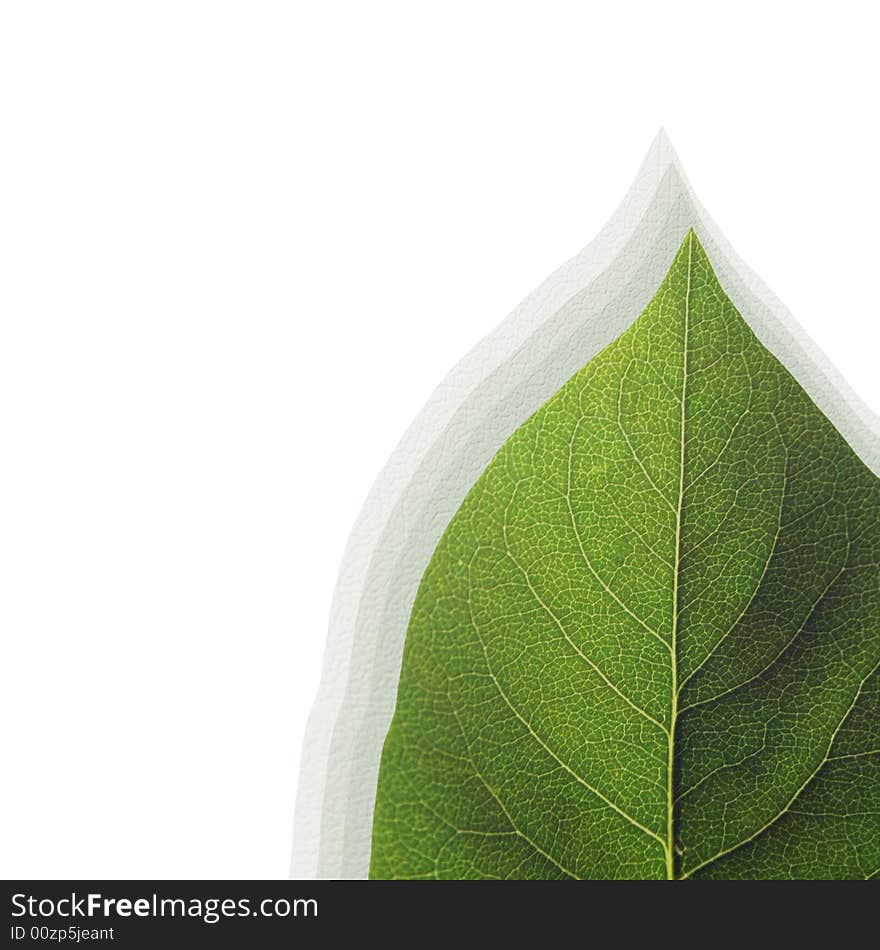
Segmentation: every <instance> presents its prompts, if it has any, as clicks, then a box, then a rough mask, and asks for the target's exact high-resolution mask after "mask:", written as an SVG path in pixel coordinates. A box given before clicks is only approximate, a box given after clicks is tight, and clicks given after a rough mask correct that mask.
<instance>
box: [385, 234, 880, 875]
mask: <svg viewBox="0 0 880 950" xmlns="http://www.w3.org/2000/svg"><path fill="white" fill-rule="evenodd" d="M783 409H784V412H783ZM779 416H782V417H783V418H782V421H780V418H778V417H779ZM692 420H693V421H692ZM804 433H808V434H809V436H810V438H806V439H805V438H804ZM756 445H759V446H760V447H761V450H760V452H756V451H755V446H756ZM792 455H794V456H795V459H794V461H792V458H791V456H792ZM817 458H818V459H820V460H822V459H824V461H825V462H826V463H827V462H828V460H829V459H830V460H831V461H832V464H831V466H830V467H829V465H828V464H825V465H817V464H815V463H816V459H817ZM811 463H812V464H811ZM829 469H832V470H833V472H835V473H836V475H835V477H833V478H832V477H830V476H828V475H827V472H828V470H829ZM841 472H842V474H841ZM791 479H795V482H796V489H795V490H793V489H792V488H791V482H790V480H791ZM841 484H842V485H843V488H841ZM829 491H831V492H832V493H833V494H832V496H829V498H828V499H826V496H827V495H829ZM841 492H842V494H841ZM823 500H824V501H823ZM820 502H821V504H820ZM877 510H878V494H877V479H876V478H875V477H874V476H872V475H871V474H870V473H869V472H867V470H866V469H865V468H864V466H863V465H861V463H860V462H859V460H858V459H857V458H856V457H855V456H854V454H853V453H852V451H851V450H850V449H849V447H848V446H846V443H844V442H843V440H842V439H841V438H840V436H839V435H838V434H837V433H836V432H835V431H834V430H833V428H832V427H831V426H830V423H828V422H827V420H825V419H824V417H822V416H821V414H820V413H818V410H816V408H815V406H814V405H813V404H812V403H811V402H810V401H809V399H808V398H807V397H806V395H805V394H804V393H803V392H802V390H800V388H799V387H798V386H797V384H796V383H795V382H794V380H793V379H792V377H791V376H790V375H789V374H788V373H787V371H785V370H784V369H783V368H782V367H781V366H780V365H779V364H778V362H777V361H776V360H775V359H774V358H773V357H772V356H771V355H770V354H769V353H768V352H767V351H766V350H765V349H764V348H763V347H762V346H761V345H760V344H759V343H758V341H757V340H756V339H755V337H754V335H753V334H752V333H751V330H750V329H749V328H748V326H747V325H746V324H745V323H744V321H742V318H741V317H739V315H738V314H737V313H736V311H735V309H734V308H733V305H732V304H731V303H730V301H729V300H728V299H727V298H726V296H725V295H724V293H723V291H722V290H721V288H720V286H719V285H718V282H717V280H716V278H715V276H714V273H713V272H712V269H711V265H710V264H709V261H708V259H707V258H706V255H705V253H704V252H703V251H702V248H701V247H700V246H699V242H698V241H696V239H695V238H694V237H693V235H692V234H691V235H689V236H688V238H687V239H686V240H685V242H684V244H683V245H682V247H681V248H680V250H679V253H678V255H677V256H676V259H675V261H674V262H673V264H672V267H671V268H670V271H669V274H668V275H667V278H666V279H665V280H664V282H663V284H662V285H661V287H660V289H659V290H658V292H657V295H656V296H655V298H654V299H653V300H652V302H651V304H650V305H649V306H648V308H647V309H646V311H645V312H644V313H643V315H642V316H641V317H640V318H639V319H638V320H637V321H636V322H635V323H634V324H633V325H632V327H631V328H630V329H629V330H628V331H626V332H625V333H624V334H623V335H622V336H621V337H619V338H618V339H617V340H616V341H614V343H612V344H611V345H610V346H609V347H607V348H606V349H605V350H604V351H602V353H600V354H599V355H598V356H597V357H596V358H594V359H593V360H592V361H591V362H590V363H589V364H587V366H586V367H584V369H583V370H581V371H580V372H579V373H578V374H576V375H575V377H573V378H572V380H570V381H569V382H568V383H566V384H565V385H564V386H563V387H562V389H561V390H560V391H559V392H558V393H557V394H556V396H554V397H553V398H552V399H551V400H550V401H549V402H548V403H547V404H546V405H545V406H544V407H543V408H542V409H540V410H539V411H538V412H537V413H535V414H534V415H533V416H532V417H531V418H530V419H529V420H528V421H527V422H526V423H524V424H523V426H521V427H520V429H518V430H517V431H516V432H515V433H514V435H513V436H512V437H511V439H510V440H509V441H508V443H507V444H506V445H505V446H504V447H503V448H502V450H501V451H500V452H499V453H498V455H497V456H496V458H495V459H494V460H493V462H492V463H491V464H490V466H489V467H488V468H487V470H486V472H485V473H484V475H483V476H481V478H480V479H479V481H478V482H477V484H476V485H475V486H474V489H473V490H472V492H471V493H470V494H469V495H468V497H467V498H466V499H465V502H464V503H463V504H462V506H461V508H460V510H459V512H458V513H457V514H456V516H455V518H454V519H453V521H452V523H451V524H450V526H449V528H448V529H447V532H446V533H445V534H444V537H443V539H442V540H441V542H440V544H439V545H438V548H437V552H436V553H435V556H434V558H433V559H432V561H431V564H430V565H429V567H428V569H427V571H426V572H425V575H424V578H423V582H422V586H421V588H420V591H419V594H418V596H417V598H416V601H415V604H414V607H413V612H412V617H411V621H410V628H409V631H408V634H407V641H406V646H405V650H404V660H403V666H402V671H401V679H400V688H399V693H398V703H397V710H396V712H395V717H394V720H393V722H392V726H391V729H390V730H389V734H388V738H387V740H386V746H385V750H384V752H383V759H382V765H381V769H380V778H379V788H378V794H377V802H376V810H375V817H374V834H373V855H372V863H371V876H378V877H382V876H400V875H403V876H441V877H442V876H453V877H455V876H558V875H559V874H564V875H566V876H573V877H648V878H650V877H664V876H667V877H669V876H673V874H674V873H679V874H682V875H700V874H702V875H703V876H709V875H710V874H711V873H715V872H714V870H711V869H713V868H715V870H717V867H716V866H717V865H719V864H725V863H726V864H727V866H728V867H730V868H734V870H735V873H737V874H740V875H741V874H742V873H743V872H742V871H741V870H736V869H735V867H734V866H735V865H737V862H738V859H733V858H732V855H733V854H734V852H736V851H737V850H739V849H742V848H750V849H752V850H754V849H753V848H752V845H751V842H752V841H753V840H756V839H758V838H762V837H768V829H769V828H771V827H774V826H775V824H776V822H778V821H780V820H781V819H780V817H779V816H777V812H778V811H779V810H780V809H781V808H783V807H784V806H785V803H786V792H787V793H788V794H790V793H791V790H792V788H794V789H797V788H798V783H799V782H800V781H803V779H804V777H806V776H809V775H810V769H811V768H813V769H815V767H816V763H817V762H818V761H819V760H820V757H821V755H822V751H821V750H822V741H821V739H822V737H823V736H824V737H825V739H826V740H827V739H828V734H829V730H830V729H831V728H832V727H833V723H834V721H835V720H834V716H835V715H838V716H839V714H840V713H841V710H845V709H847V708H848V707H847V706H846V702H847V701H848V702H855V703H858V699H857V696H856V697H855V698H854V695H853V694H854V692H856V683H857V681H858V682H861V680H859V675H861V674H859V670H862V672H864V669H863V668H862V667H859V666H858V664H856V667H857V668H856V669H855V672H850V673H849V674H847V675H843V674H842V673H840V675H839V679H840V682H839V684H838V686H837V688H836V690H832V689H830V688H829V687H828V686H827V685H826V687H825V688H824V691H822V698H823V702H822V703H820V704H819V706H820V707H822V708H823V709H824V710H825V716H824V718H823V717H821V716H819V717H818V718H817V717H816V716H813V717H812V720H815V721H814V722H813V729H812V733H813V738H812V739H811V740H810V741H807V740H806V739H805V738H804V735H803V732H804V730H803V729H802V728H798V727H797V722H796V721H795V719H793V718H792V717H791V716H789V717H788V718H787V719H786V718H785V717H782V719H780V720H779V721H778V722H777V721H776V720H775V719H774V717H773V716H772V715H771V713H772V702H773V700H774V697H776V698H777V700H778V696H777V693H778V691H779V690H780V689H781V690H782V691H783V692H782V694H781V695H784V696H788V694H789V693H791V691H794V693H795V694H796V695H797V696H799V701H800V702H801V703H807V702H808V701H809V699H810V697H812V698H813V699H814V700H815V697H816V695H818V694H817V693H816V690H815V689H813V690H812V692H811V689H810V688H809V685H810V684H809V683H808V684H806V685H804V684H801V685H800V687H798V683H797V682H795V683H794V684H793V685H792V683H791V679H792V671H791V668H790V664H789V663H788V661H787V660H785V659H784V660H783V661H782V662H781V665H780V670H781V671H784V675H782V676H781V678H780V679H779V682H778V683H777V684H776V686H775V687H774V685H773V684H774V682H775V681H774V678H773V677H774V672H773V671H774V669H775V668H774V663H779V661H778V659H777V660H773V657H774V655H775V654H776V653H777V652H779V653H784V651H785V650H786V649H793V648H791V647H786V644H787V643H788V642H789V641H791V643H797V642H798V638H799V637H802V634H803V630H799V627H798V623H799V622H800V623H801V625H802V626H803V628H804V629H805V630H810V629H812V627H813V626H815V624H816V618H817V616H819V617H821V616H824V613H823V608H822V603H823V599H822V598H828V597H832V601H830V602H829V601H828V600H825V601H824V603H826V604H827V603H834V604H837V601H836V600H833V598H834V596H835V595H834V594H833V593H829V591H833V589H834V584H837V583H841V579H840V578H838V577H837V576H836V572H839V571H840V570H841V556H842V552H841V543H840V539H841V538H842V537H843V535H841V533H840V519H841V517H843V518H844V520H845V521H847V524H848V523H849V519H851V518H855V517H856V515H859V512H861V514H860V515H859V518H860V523H863V522H865V521H866V518H867V527H864V525H863V529H864V534H863V535H862V540H861V542H859V544H861V547H860V548H859V551H860V552H862V554H861V555H860V556H864V557H865V559H866V565H865V569H864V570H863V572H862V576H861V579H860V580H859V581H858V584H857V592H858V593H859V596H860V597H861V598H862V609H861V619H862V621H863V624H862V627H861V628H860V629H861V631H862V632H861V641H860V642H862V641H863V642H864V644H867V647H866V648H865V649H864V650H863V651H862V652H863V653H864V654H865V656H864V657H861V659H862V660H864V661H865V662H866V659H865V658H870V656H871V655H873V654H872V653H871V651H872V650H873V651H874V652H875V653H876V652H877V630H878V629H880V628H878V624H877V622H876V603H875V602H874V601H870V596H871V584H872V578H874V581H876V571H877V568H876V565H877V560H878V559H877V557H876V551H875V549H876V546H877V545H876V534H877V532H876V512H877ZM811 512H812V513H813V514H812V515H811ZM816 512H819V513H820V514H821V517H819V516H818V515H816ZM813 515H816V517H815V518H814V517H813ZM872 517H873V526H874V527H873V533H872V530H871V518H872ZM816 518H818V522H817V521H816ZM847 530H848V529H847ZM820 537H824V538H825V543H824V544H822V545H820V546H819V547H817V545H818V540H819V539H820ZM865 537H868V540H869V541H870V542H871V543H870V544H869V545H868V546H867V548H866V546H865ZM846 538H847V539H848V538H849V535H848V534H847V535H846ZM828 539H831V542H829V541H828ZM842 543H843V545H844V548H845V550H846V554H847V558H846V559H844V560H843V565H844V566H846V564H848V563H849V557H850V555H851V553H852V551H851V549H852V547H853V543H854V542H851V541H850V540H844V541H843V542H842ZM871 544H873V548H871ZM804 546H805V547H806V549H807V550H808V551H809V550H812V551H813V555H812V559H811V558H809V557H806V556H805V555H804V553H803V551H802V550H800V547H804ZM857 546H858V545H857ZM863 549H864V550H863ZM872 550H874V554H873V555H872V553H871V551H872ZM817 551H819V552H820V553H818V554H817V553H816V552H817ZM865 552H866V553H865ZM807 562H808V563H809V564H810V565H811V568H810V569H809V570H806V571H804V568H803V564H804V563H807ZM872 571H873V574H872V573H871V572H872ZM800 575H803V576H804V577H805V578H806V581H807V583H800V581H799V576H800ZM841 576H842V575H841ZM858 585H860V586H858ZM826 588H827V589H826ZM817 591H822V592H823V593H822V596H821V597H820V598H819V600H818V603H816V593H817ZM865 598H867V599H868V600H867V601H866V600H865ZM856 600H858V598H856ZM869 601H870V602H869ZM875 601H876V597H875ZM849 602H850V603H852V602H855V601H853V598H852V597H850V600H849ZM811 605H812V606H811ZM804 607H809V608H810V609H809V611H807V612H806V614H805V616H804V618H803V619H802V621H798V619H797V618H798V617H799V613H798V608H804ZM840 609H842V608H840V607H839V606H836V607H835V611H836V615H838V616H839V612H840ZM817 611H818V613H817ZM803 612H804V611H803V609H801V611H800V613H803ZM793 631H794V635H793ZM731 638H732V639H731ZM833 642H834V641H833V640H832V639H831V638H828V643H831V644H832V646H833ZM734 647H736V648H737V649H733V648H734ZM828 649H831V647H829V648H828ZM826 652H828V650H826ZM813 659H814V660H815V657H814V658H813ZM768 660H771V661H772V662H770V663H768ZM824 662H828V658H827V657H826V659H825V661H824ZM763 667H766V668H767V669H766V670H764V669H763ZM795 669H796V670H797V669H799V667H797V664H795ZM768 670H769V671H770V672H769V673H768V672H767V671H768ZM857 674H858V675H857ZM737 677H739V678H740V679H742V678H743V677H745V680H744V685H741V686H737V685H736V681H737ZM749 677H752V678H751V679H749ZM795 679H797V677H795ZM756 684H759V685H760V689H761V690H763V691H764V693H766V695H762V696H756V689H757V686H756ZM732 686H733V687H735V688H731V687H732ZM774 688H775V689H776V690H777V693H774V692H773V690H774ZM719 689H721V690H724V691H725V692H724V695H720V696H714V695H713V691H716V692H717V691H718V690H719ZM798 689H800V692H798ZM744 698H745V699H747V701H743V700H744ZM841 704H843V705H841ZM679 710H681V711H679ZM730 717H733V719H734V720H735V721H737V722H738V724H739V726H738V728H739V733H738V736H737V738H736V740H735V741H730V740H729V739H728V738H726V737H725V732H724V729H725V722H728V723H729V722H730V721H731V718H730ZM777 718H778V717H777ZM795 718H796V717H795ZM768 723H770V724H772V725H773V730H772V731H771V732H768V729H770V726H769V725H768ZM756 730H757V731H756ZM762 732H763V740H764V741H765V742H766V739H767V737H768V736H769V737H770V738H771V739H772V748H771V749H767V748H764V747H763V746H762V745H761V742H762ZM835 735H836V734H835ZM834 741H836V738H834V737H832V739H831V740H830V744H829V745H828V748H827V749H826V754H827V752H828V750H829V749H830V748H831V745H833V742H834ZM780 750H783V752H784V755H783V754H782V752H780ZM840 761H845V762H847V763H848V765H851V764H852V763H851V762H850V760H840ZM758 766H760V767H761V768H762V769H763V772H762V773H761V774H763V775H764V776H765V779H766V776H768V775H773V774H776V775H784V777H785V782H783V783H779V788H775V786H773V784H772V783H770V785H769V786H767V785H766V782H765V785H764V786H762V787H761V788H759V789H758V791H757V792H756V793H754V794H752V795H751V796H749V795H747V794H746V791H744V789H745V790H747V786H748V781H750V780H752V781H753V777H752V775H751V772H752V771H754V770H755V769H758ZM823 767H824V764H823V765H821V766H820V767H819V768H820V769H821V768H823ZM845 767H848V766H840V765H839V766H837V768H838V769H842V768H845ZM870 767H871V766H870V764H869V765H868V766H867V768H869V769H870ZM758 770H759V771H760V769H758ZM862 771H864V768H862ZM817 774H818V770H817ZM809 781H812V778H811V779H810V780H809ZM809 781H808V783H807V784H809ZM805 787H806V786H805ZM768 790H769V791H770V792H772V794H769V793H768ZM798 794H800V793H798ZM796 798H797V796H795V799H796ZM790 811H791V806H790V805H789V806H788V809H787V810H786V811H785V812H784V813H783V814H784V815H788V814H789V813H790ZM719 815H721V816H722V818H723V820H722V821H721V826H719ZM774 816H776V817H774ZM769 819H773V820H772V821H771V822H770V824H769V825H767V828H765V827H764V825H765V824H766V823H767V822H768V820H769ZM800 820H802V821H803V820H804V819H803V818H801V819H800ZM719 827H720V830H719ZM480 829H482V831H480ZM481 835H482V837H481ZM490 839H491V843H490ZM514 840H515V845H514V843H513V842H514ZM869 844H870V842H869ZM871 846H873V845H871ZM523 849H525V852H524V851H523ZM789 850H790V849H789ZM869 850H870V848H869ZM677 852H681V853H682V856H681V860H680V861H677V859H676V857H675V855H676V853H677ZM872 853H873V852H872ZM878 858H880V855H878ZM859 860H861V861H864V860H869V861H870V860H871V859H870V857H869V858H864V857H863V856H862V855H861V854H860V856H859ZM768 861H769V859H765V863H766V864H767V867H768V868H769V867H771V866H772V867H775V871H774V873H776V874H780V873H781V872H782V871H786V873H793V865H792V861H791V859H788V866H787V867H786V868H782V867H780V866H776V865H772V863H767V862H768ZM777 864H778V862H777ZM677 865H678V866H677ZM848 866H850V867H851V866H852V861H850V865H848ZM704 869H705V870H704ZM794 870H795V871H797V873H798V874H804V873H807V874H809V873H814V872H815V870H816V868H815V867H814V866H807V865H804V866H803V867H800V868H799V869H798V868H794ZM863 876H864V875H863Z"/></svg>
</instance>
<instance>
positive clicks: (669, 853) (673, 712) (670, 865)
mask: <svg viewBox="0 0 880 950" xmlns="http://www.w3.org/2000/svg"><path fill="white" fill-rule="evenodd" d="M693 247H694V232H693V229H691V230H690V231H688V261H687V286H686V288H685V295H684V333H683V341H682V374H681V408H680V419H679V424H680V428H679V473H678V501H677V503H676V506H675V557H674V560H673V563H674V570H673V578H672V638H671V642H670V647H671V649H670V656H671V660H670V665H671V674H672V675H671V680H670V712H669V733H668V735H669V738H668V741H667V747H668V755H667V761H666V879H667V880H670V881H671V880H674V878H675V820H674V813H675V798H674V792H675V789H674V788H673V774H674V763H675V723H676V719H677V718H678V649H677V640H678V614H679V604H678V597H679V583H678V579H679V574H680V573H681V514H682V508H683V505H684V465H685V440H686V431H685V426H686V422H687V382H688V333H689V329H690V306H691V274H692V270H693Z"/></svg>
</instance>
